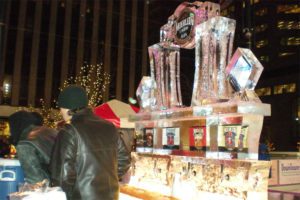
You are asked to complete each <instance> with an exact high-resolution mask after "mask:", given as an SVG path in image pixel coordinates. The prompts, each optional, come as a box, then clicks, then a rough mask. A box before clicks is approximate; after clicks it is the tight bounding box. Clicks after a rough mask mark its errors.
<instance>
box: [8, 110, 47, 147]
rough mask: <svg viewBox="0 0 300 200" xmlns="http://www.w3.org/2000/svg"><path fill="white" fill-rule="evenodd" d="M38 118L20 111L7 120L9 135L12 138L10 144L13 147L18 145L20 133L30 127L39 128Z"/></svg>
mask: <svg viewBox="0 0 300 200" xmlns="http://www.w3.org/2000/svg"><path fill="white" fill-rule="evenodd" d="M38 121H39V118H37V116H36V115H34V114H32V113H30V112H27V111H24V110H21V111H18V112H15V113H13V114H12V115H10V116H9V118H8V123H9V128H10V135H11V138H12V143H13V144H14V145H16V144H18V142H19V140H20V136H21V134H22V132H23V131H24V130H25V129H26V128H28V127H29V126H31V125H36V126H39V125H41V124H39V123H38Z"/></svg>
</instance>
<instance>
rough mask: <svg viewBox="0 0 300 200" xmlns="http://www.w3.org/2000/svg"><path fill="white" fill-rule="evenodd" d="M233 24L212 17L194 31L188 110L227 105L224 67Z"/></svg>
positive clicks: (226, 82)
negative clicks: (195, 107) (191, 85)
mask: <svg viewBox="0 0 300 200" xmlns="http://www.w3.org/2000/svg"><path fill="white" fill-rule="evenodd" d="M235 23H236V22H235V20H233V19H229V18H226V17H220V16H217V17H214V18H211V19H209V20H208V21H206V22H204V23H202V24H200V25H198V26H197V27H196V57H195V65H196V66H195V67H196V69H195V77H194V88H193V96H192V102H191V104H192V106H194V105H205V104H210V103H216V102H222V101H227V100H229V99H230V98H231V96H232V90H231V87H230V84H229V82H228V80H227V79H226V72H225V67H226V65H227V63H228V62H229V60H230V57H231V53H232V45H233V39H234V32H235Z"/></svg>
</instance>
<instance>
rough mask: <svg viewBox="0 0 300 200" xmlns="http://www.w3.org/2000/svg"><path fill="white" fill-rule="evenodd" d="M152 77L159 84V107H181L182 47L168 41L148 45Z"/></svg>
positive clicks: (157, 95) (159, 108)
mask: <svg viewBox="0 0 300 200" xmlns="http://www.w3.org/2000/svg"><path fill="white" fill-rule="evenodd" d="M148 51H149V59H150V71H151V78H153V79H154V80H155V81H156V84H157V94H156V100H157V108H158V110H165V109H169V108H175V107H181V106H182V97H181V88H180V48H179V47H178V46H177V45H172V44H170V43H167V42H161V43H158V44H154V45H152V46H150V47H148Z"/></svg>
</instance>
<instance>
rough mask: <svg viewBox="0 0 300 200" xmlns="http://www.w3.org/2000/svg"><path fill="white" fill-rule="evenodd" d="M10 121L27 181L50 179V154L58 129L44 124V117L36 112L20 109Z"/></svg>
mask: <svg viewBox="0 0 300 200" xmlns="http://www.w3.org/2000/svg"><path fill="white" fill-rule="evenodd" d="M8 121H9V127H10V133H11V140H12V143H13V144H14V145H15V146H16V149H17V157H18V159H19V161H20V164H21V167H22V169H23V171H24V176H25V182H28V183H30V184H35V183H37V182H41V181H43V180H44V179H47V180H49V181H50V174H49V163H50V155H51V151H52V147H53V144H54V142H55V137H56V135H57V131H56V130H55V129H51V128H48V127H45V126H43V118H42V116H41V115H40V114H39V113H36V112H27V111H18V112H15V113H13V114H12V115H10V116H9V118H8Z"/></svg>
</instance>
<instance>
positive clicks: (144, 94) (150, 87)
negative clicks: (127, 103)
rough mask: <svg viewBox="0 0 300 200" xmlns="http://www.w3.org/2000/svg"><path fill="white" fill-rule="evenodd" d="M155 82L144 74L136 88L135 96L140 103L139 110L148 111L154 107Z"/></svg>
mask: <svg viewBox="0 0 300 200" xmlns="http://www.w3.org/2000/svg"><path fill="white" fill-rule="evenodd" d="M155 95H156V83H155V80H154V79H152V78H151V77H149V76H144V77H143V78H142V80H141V82H140V84H139V86H138V88H137V91H136V96H137V99H138V102H139V105H140V111H139V112H150V111H152V110H155V109H156V103H157V102H156V98H155Z"/></svg>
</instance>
